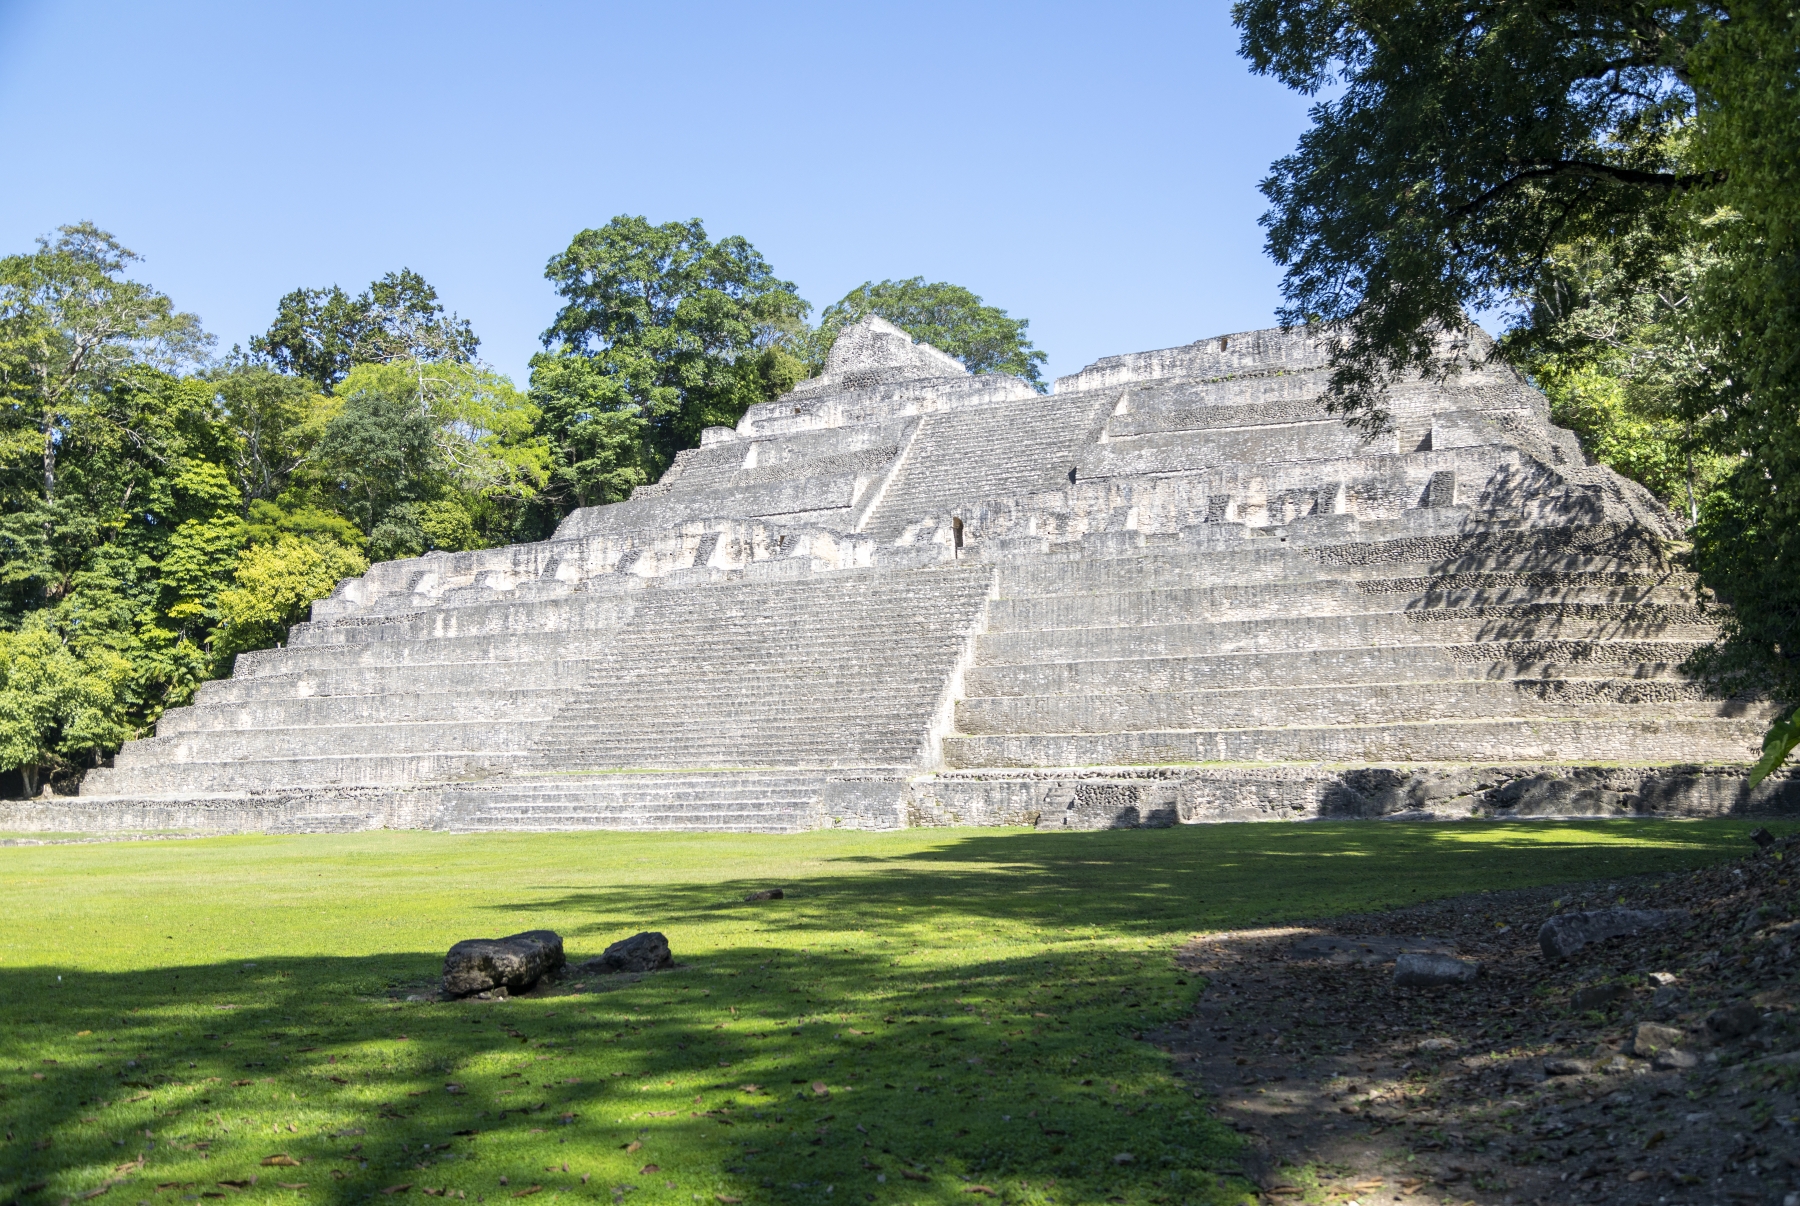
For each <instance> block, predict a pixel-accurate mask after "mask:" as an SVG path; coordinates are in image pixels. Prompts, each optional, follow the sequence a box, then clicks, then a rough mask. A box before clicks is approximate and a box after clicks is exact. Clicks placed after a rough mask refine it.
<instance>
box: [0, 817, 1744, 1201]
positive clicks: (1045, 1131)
mask: <svg viewBox="0 0 1800 1206" xmlns="http://www.w3.org/2000/svg"><path fill="white" fill-rule="evenodd" d="M1750 828H1751V826H1750V825H1749V824H1746V823H1739V822H1670V823H1643V822H1626V823H1606V824H1601V823H1595V824H1578V825H1577V824H1538V825H1478V824H1463V825H1402V824H1369V823H1365V824H1350V825H1227V826H1204V827H1194V828H1184V829H1177V830H1164V831H1123V832H1102V833H1080V834H1038V833H1021V832H1019V831H995V830H974V831H971V830H926V831H920V830H913V831H908V832H902V833H890V834H859V833H843V832H821V833H811V834H805V835H798V836H791V837H739V836H729V835H673V834H666V835H656V834H580V835H552V834H502V835H482V836H452V835H439V834H425V833H392V832H377V833H363V834H348V835H320V836H311V837H280V838H273V837H271V838H219V839H208V840H203V841H191V842H139V843H122V844H110V845H87V846H60V847H15V848H7V849H0V918H4V922H3V924H0V1129H3V1130H4V1134H5V1138H4V1142H3V1143H0V1202H20V1203H26V1204H37V1203H44V1204H46V1206H49V1204H53V1203H60V1202H64V1201H68V1200H73V1201H82V1200H86V1199H91V1198H97V1197H100V1196H101V1195H102V1194H105V1195H109V1196H106V1197H105V1199H104V1200H103V1201H101V1202H100V1203H99V1206H113V1204H114V1203H119V1204H120V1206H123V1203H127V1202H130V1203H155V1204H156V1206H163V1204H165V1203H167V1204H169V1206H174V1204H175V1203H178V1202H186V1201H200V1200H207V1199H217V1198H219V1197H221V1196H223V1197H225V1198H227V1199H232V1200H241V1201H244V1202H246V1203H250V1202H278V1203H286V1202H294V1203H296V1204H298V1203H303V1202H304V1203H319V1204H321V1206H323V1204H325V1203H337V1202H344V1203H349V1202H359V1203H360V1202H370V1201H380V1200H383V1198H382V1195H383V1194H384V1193H385V1194H388V1195H389V1196H390V1197H392V1198H395V1199H398V1198H400V1197H402V1196H408V1197H410V1196H412V1195H418V1194H425V1193H432V1194H434V1195H436V1196H442V1197H448V1198H453V1199H457V1200H473V1201H477V1202H485V1201H488V1200H493V1201H495V1202H499V1201H502V1200H506V1201H510V1200H512V1199H514V1198H524V1197H533V1196H539V1195H543V1197H544V1199H545V1200H547V1199H548V1198H549V1197H557V1196H560V1197H564V1198H570V1199H575V1200H579V1201H589V1200H592V1201H596V1202H605V1201H607V1200H608V1199H612V1200H625V1201H629V1202H631V1203H632V1204H633V1206H638V1204H640V1203H652V1202H656V1203H664V1202H669V1203H674V1202H679V1203H690V1202H693V1201H696V1200H699V1201H705V1202H709V1203H710V1202H715V1201H719V1202H726V1203H731V1202H736V1201H739V1200H742V1201H743V1202H746V1203H761V1202H820V1203H840V1202H857V1203H862V1202H877V1203H925V1202H965V1203H966V1202H972V1201H974V1200H976V1198H978V1197H987V1196H994V1197H998V1198H1001V1199H1003V1200H1005V1201H1008V1202H1017V1203H1036V1202H1046V1203H1052V1202H1054V1203H1074V1202H1099V1201H1113V1202H1126V1203H1137V1202H1150V1203H1170V1202H1204V1201H1240V1200H1242V1197H1243V1191H1244V1189H1245V1188H1246V1184H1245V1183H1244V1182H1243V1181H1242V1180H1241V1179H1239V1178H1238V1177H1237V1175H1236V1172H1237V1158H1238V1154H1239V1148H1238V1146H1237V1139H1236V1137H1235V1135H1233V1134H1232V1133H1231V1132H1229V1131H1227V1130H1225V1129H1224V1128H1223V1127H1221V1126H1220V1125H1219V1124H1217V1123H1215V1122H1213V1121H1212V1120H1211V1119H1210V1118H1209V1116H1208V1113H1207V1102H1206V1101H1205V1100H1204V1099H1201V1098H1197V1097H1196V1096H1195V1095H1194V1094H1193V1093H1192V1092H1190V1091H1189V1090H1188V1089H1187V1088H1186V1087H1184V1086H1183V1085H1182V1083H1181V1082H1180V1080H1179V1078H1178V1077H1177V1076H1176V1074H1175V1072H1174V1069H1173V1068H1172V1067H1171V1066H1170V1065H1169V1063H1168V1062H1167V1059H1166V1057H1164V1056H1163V1055H1161V1054H1160V1053H1159V1052H1158V1051H1157V1050H1155V1048H1154V1047H1153V1046H1152V1045H1151V1044H1150V1043H1148V1042H1144V1041H1141V1040H1139V1039H1137V1038H1136V1037H1134V1036H1135V1035H1137V1034H1138V1033H1139V1032H1141V1031H1142V1030H1143V1029H1145V1028H1147V1027H1150V1026H1153V1025H1155V1024H1157V1023H1162V1022H1166V1021H1169V1020H1172V1019H1175V1018H1177V1017H1180V1016H1182V1015H1183V1014H1184V1013H1185V1012H1186V1011H1187V1010H1188V1009H1189V1007H1190V1006H1191V1004H1192V1002H1193V999H1194V997H1195V995H1196V994H1197V993H1198V992H1199V991H1200V990H1201V988H1202V986H1201V985H1199V984H1196V983H1191V982H1186V981H1184V978H1183V977H1182V976H1181V975H1180V974H1179V972H1178V969H1177V968H1176V966H1175V964H1174V962H1173V960H1172V957H1171V956H1172V954H1173V952H1174V950H1175V949H1176V948H1177V947H1178V946H1179V945H1180V944H1181V943H1182V942H1183V941H1185V940H1186V939H1188V938H1189V937H1190V936H1192V935H1193V934H1195V933H1197V932H1200V931H1204V930H1209V929H1216V928H1221V927H1236V926H1245V925H1254V924H1267V923H1272V922H1278V921H1282V920H1288V919H1296V918H1302V917H1312V916H1319V915H1324V914H1330V913H1334V912H1341V911H1346V910H1361V909H1370V908H1377V907H1382V906H1387V905H1394V904H1403V903H1410V902H1413V901H1418V900H1422V899H1428V898H1432V897H1439V896H1445V895H1453V894H1458V893H1463V892H1471V891H1477V890H1481V889H1489V888H1506V887H1522V886H1526V885H1533V884H1542V883H1554V882H1561V881H1567V880H1576V879H1587V878H1593V877H1596V876H1600V877H1604V876H1627V875H1635V874H1643V873H1649V872H1662V871H1671V870H1676V869H1684V868H1688V867H1693V866H1696V865H1698V864H1702V863H1705V862H1709V861H1712V860H1717V859H1721V858H1726V857H1731V856H1733V855H1736V854H1740V853H1742V852H1744V851H1745V850H1747V849H1748V844H1747V842H1746V838H1745V835H1746V833H1747V831H1748V830H1749V829H1750ZM767 887H781V888H783V889H785V890H786V891H787V893H788V897H787V899H785V900H781V901H773V902H767V903H759V904H746V903H744V902H743V901H742V899H741V898H742V896H743V895H744V894H745V893H747V892H750V891H753V890H756V889H761V888H767ZM537 928H548V929H554V930H557V931H558V932H560V933H561V934H562V935H563V936H564V938H565V941H566V943H567V947H568V951H569V954H570V957H571V962H574V961H578V960H580V959H582V958H585V957H589V956H592V955H596V954H598V953H599V952H600V951H601V950H602V949H603V948H604V947H605V946H606V945H607V944H609V943H611V942H613V941H615V940H616V939H618V938H621V937H624V936H626V935H629V934H631V933H634V932H636V931H639V930H645V929H654V930H660V931H662V932H663V933H665V934H667V935H668V937H669V941H670V943H671V944H672V946H673V948H674V950H675V953H676V957H677V959H678V960H679V961H680V962H681V963H682V964H683V966H681V967H680V968H678V969H676V970H673V971H668V972H664V973H660V974H657V975H653V976H649V977H645V978H643V979H641V980H637V981H629V980H628V979H627V978H621V977H613V978H608V977H590V978H587V979H585V980H583V981H581V983H583V984H584V985H585V988H582V989H579V990H577V989H574V988H573V987H572V982H570V981H565V983H564V985H563V986H562V987H561V988H559V989H558V990H557V991H556V993H554V994H553V995H548V996H543V997H533V998H526V999H519V1000H514V1001H508V1002H494V1003H481V1002H454V1003H439V1002H409V1001H407V1000H406V999H405V998H406V997H407V996H408V995H409V994H418V993H422V992H425V991H427V990H428V989H429V988H430V986H431V985H432V984H433V982H434V979H435V977H436V975H437V974H438V972H439V969H440V967H441V960H442V956H443V952H444V951H445V949H446V948H448V947H449V946H450V944H451V943H453V942H455V941H457V940H458V939H462V938H468V937H480V936H498V935H503V934H509V933H514V932H517V931H520V930H526V929H537ZM450 1086H456V1088H454V1089H453V1088H451V1087H450ZM271 1157H277V1158H278V1159H277V1160H276V1162H274V1163H268V1161H269V1159H270V1158H271ZM289 1161H291V1163H289ZM253 1179H254V1180H253ZM401 1187H404V1188H401ZM971 1195H973V1196H971ZM532 1206H536V1204H535V1203H533V1204H532Z"/></svg>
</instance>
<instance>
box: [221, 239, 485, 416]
mask: <svg viewBox="0 0 1800 1206" xmlns="http://www.w3.org/2000/svg"><path fill="white" fill-rule="evenodd" d="M480 346H481V341H480V340H479V339H477V338H476V337H475V331H474V329H473V328H472V327H471V326H470V325H469V323H468V321H467V320H466V319H462V318H458V317H457V316H456V315H455V314H452V313H449V312H447V311H446V310H445V309H444V306H443V304H442V303H441V302H439V301H438V295H437V290H436V289H433V288H432V287H431V285H430V284H428V283H427V282H426V280H425V278H424V277H422V276H420V275H419V274H418V273H416V272H414V271H413V270H412V269H410V268H402V269H401V270H400V271H398V272H390V273H388V274H387V275H386V276H384V277H382V278H381V279H380V280H378V281H374V282H372V283H371V284H370V285H369V287H368V288H367V289H365V290H363V291H362V293H361V294H359V295H358V296H357V297H356V298H354V299H352V298H351V297H350V295H349V294H347V293H345V292H344V291H343V290H342V289H340V288H339V287H338V286H336V285H332V286H331V287H330V288H328V289H306V288H301V289H296V290H294V291H293V292H292V293H289V294H288V295H287V296H285V297H283V298H282V299H281V302H280V305H279V306H278V307H277V310H276V314H275V321H274V322H273V323H271V324H270V326H269V329H268V330H267V331H265V332H264V333H263V334H261V335H258V336H256V337H255V338H253V339H252V340H251V341H250V350H251V352H253V353H255V354H256V355H258V356H261V357H263V358H265V359H266V360H267V361H268V362H269V363H270V364H271V365H272V366H274V367H275V368H276V369H278V370H279V371H281V372H284V373H290V374H292V375H294V376H297V377H303V378H305V379H306V380H308V381H311V382H312V383H313V384H314V385H315V386H316V387H317V388H318V389H319V391H320V392H321V393H329V392H330V391H331V390H332V388H333V387H334V386H336V385H337V383H338V382H340V381H342V380H343V379H344V378H345V377H346V376H348V375H349V372H350V369H351V368H352V367H353V366H355V365H358V364H393V363H396V362H398V361H402V360H405V361H411V362H417V363H421V364H429V363H435V362H440V361H449V362H453V363H461V364H467V363H469V362H470V361H473V360H474V359H475V352H476V349H477V348H479V347H480Z"/></svg>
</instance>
